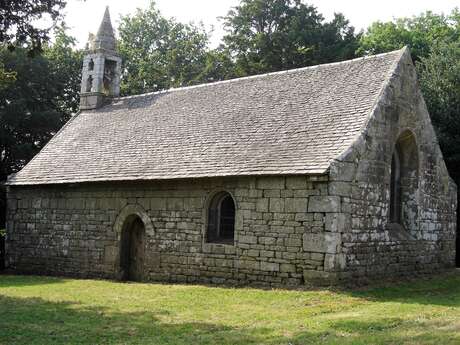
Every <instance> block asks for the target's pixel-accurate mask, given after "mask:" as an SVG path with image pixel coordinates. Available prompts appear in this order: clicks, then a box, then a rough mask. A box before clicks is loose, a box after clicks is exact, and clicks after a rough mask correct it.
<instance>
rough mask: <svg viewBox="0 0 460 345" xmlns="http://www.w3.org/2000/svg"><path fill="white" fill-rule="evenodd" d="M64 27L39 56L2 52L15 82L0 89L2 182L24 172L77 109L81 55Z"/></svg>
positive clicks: (21, 50) (1, 57) (19, 51)
mask: <svg viewBox="0 0 460 345" xmlns="http://www.w3.org/2000/svg"><path fill="white" fill-rule="evenodd" d="M73 42H74V40H73V39H72V38H71V37H68V36H67V35H66V34H65V31H64V29H62V28H61V29H59V30H58V32H57V33H56V43H55V44H53V45H46V46H44V51H43V54H39V55H35V56H33V57H31V56H30V54H29V51H28V49H26V48H16V49H14V50H9V49H7V47H5V46H3V47H1V48H0V62H2V63H3V64H4V65H5V68H6V69H7V70H13V71H15V73H16V80H15V81H14V82H13V83H11V84H10V85H9V86H8V87H6V88H3V89H1V90H0V181H1V180H4V179H6V176H7V175H9V174H11V173H13V172H16V171H18V170H19V169H20V168H22V167H23V166H24V165H25V164H26V163H27V162H28V161H29V160H30V159H31V158H32V157H33V156H34V155H35V154H36V153H37V152H38V151H39V150H40V149H41V148H42V147H43V146H44V145H45V144H46V143H47V142H48V140H49V139H50V138H51V137H52V136H53V135H54V134H55V133H56V132H57V131H58V130H59V129H60V128H61V126H62V125H63V124H64V123H65V122H66V121H67V120H68V119H69V118H70V115H71V113H72V112H74V111H76V109H77V107H78V97H77V95H78V90H79V85H80V81H79V79H80V77H79V76H80V68H81V53H80V52H74V51H73Z"/></svg>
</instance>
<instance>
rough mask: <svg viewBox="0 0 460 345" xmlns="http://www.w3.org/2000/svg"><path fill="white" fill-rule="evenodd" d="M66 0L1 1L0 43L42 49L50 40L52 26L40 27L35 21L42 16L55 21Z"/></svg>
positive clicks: (35, 50)
mask: <svg viewBox="0 0 460 345" xmlns="http://www.w3.org/2000/svg"><path fill="white" fill-rule="evenodd" d="M66 3H67V1H64V0H2V1H0V44H9V45H14V46H22V45H23V44H26V45H28V46H29V47H30V48H31V50H30V51H29V52H33V53H36V52H39V51H41V46H42V43H43V42H46V41H48V39H49V37H48V34H49V31H50V28H45V29H42V28H39V27H38V26H37V25H35V24H34V23H36V22H37V20H38V19H41V18H50V19H51V20H52V21H53V22H54V21H56V20H57V19H58V18H59V17H60V11H61V10H62V9H63V8H64V7H65V5H66Z"/></svg>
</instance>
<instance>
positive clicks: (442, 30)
mask: <svg viewBox="0 0 460 345" xmlns="http://www.w3.org/2000/svg"><path fill="white" fill-rule="evenodd" d="M459 38H460V12H459V11H458V10H457V9H455V10H453V11H452V13H451V14H449V15H444V14H435V13H432V12H426V13H422V14H421V15H419V16H414V17H412V18H398V19H395V20H394V21H390V22H385V23H383V22H375V23H373V24H372V25H371V26H370V27H369V28H368V29H367V31H366V33H365V34H364V35H363V36H362V37H361V40H360V42H359V51H358V52H359V53H360V54H361V55H363V54H378V53H384V52H388V51H391V50H397V49H401V48H402V47H404V46H406V45H407V46H409V47H410V49H411V53H412V58H413V59H414V61H418V60H419V59H420V58H422V57H426V56H428V55H429V54H430V51H431V47H432V46H433V45H434V44H435V43H436V42H439V41H445V42H454V41H458V40H459Z"/></svg>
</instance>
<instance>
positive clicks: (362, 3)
mask: <svg viewBox="0 0 460 345" xmlns="http://www.w3.org/2000/svg"><path fill="white" fill-rule="evenodd" d="M155 2H156V4H157V7H158V9H159V10H160V12H161V13H162V14H163V15H164V16H166V17H174V18H176V19H177V20H178V21H180V22H200V21H201V22H203V24H204V25H205V26H206V28H207V29H208V30H210V29H211V28H212V27H213V28H214V31H213V33H212V35H211V46H214V47H215V46H217V45H218V43H219V42H220V39H221V38H222V36H223V34H224V31H223V29H222V21H219V20H218V19H217V18H218V17H219V16H225V15H226V14H227V12H228V10H229V9H230V8H231V7H234V6H236V5H237V4H238V3H239V1H238V0H156V1H155ZM306 2H307V3H308V4H311V5H314V6H315V7H316V8H317V9H318V11H319V12H320V13H322V14H323V16H324V17H325V18H326V20H330V19H331V18H332V17H333V15H334V12H342V13H343V14H344V15H345V17H346V18H347V19H348V20H349V21H350V23H351V24H352V25H353V26H354V27H355V28H357V29H358V30H361V29H366V28H367V27H368V26H369V25H370V24H371V23H372V22H374V21H377V20H380V21H388V20H391V19H393V18H396V17H403V16H413V15H418V14H420V13H421V12H424V11H428V10H430V11H432V12H435V13H441V12H443V13H449V12H450V11H451V10H452V9H453V8H455V7H460V2H459V0H436V1H434V0H385V1H374V0H347V1H345V0H307V1H306ZM148 3H149V0H86V1H81V0H69V2H68V5H67V7H66V9H65V11H64V12H65V15H66V17H65V21H66V23H67V25H68V26H69V27H70V28H71V30H70V33H71V34H72V35H73V36H74V37H76V38H77V40H78V46H79V47H83V46H84V45H85V43H86V40H87V38H88V33H89V32H92V33H96V31H97V29H98V27H99V24H100V22H101V20H102V15H103V13H104V9H105V6H109V8H110V14H111V17H112V23H113V24H114V27H115V28H116V27H117V26H118V23H119V18H120V16H121V15H127V14H132V13H134V12H135V11H136V9H137V8H146V7H147V6H148Z"/></svg>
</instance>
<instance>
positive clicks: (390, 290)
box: [341, 271, 460, 307]
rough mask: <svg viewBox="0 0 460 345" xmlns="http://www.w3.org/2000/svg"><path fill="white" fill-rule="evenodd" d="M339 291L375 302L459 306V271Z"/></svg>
mask: <svg viewBox="0 0 460 345" xmlns="http://www.w3.org/2000/svg"><path fill="white" fill-rule="evenodd" d="M341 293H344V294H347V295H350V296H352V297H359V298H364V299H367V300H370V301H376V302H401V303H410V304H422V305H439V306H448V307H460V272H459V271H456V272H453V273H449V274H443V275H440V276H436V277H433V278H430V279H419V280H413V281H408V282H395V283H391V285H390V284H386V285H385V286H377V287H372V288H367V289H365V290H352V291H350V290H341Z"/></svg>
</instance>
